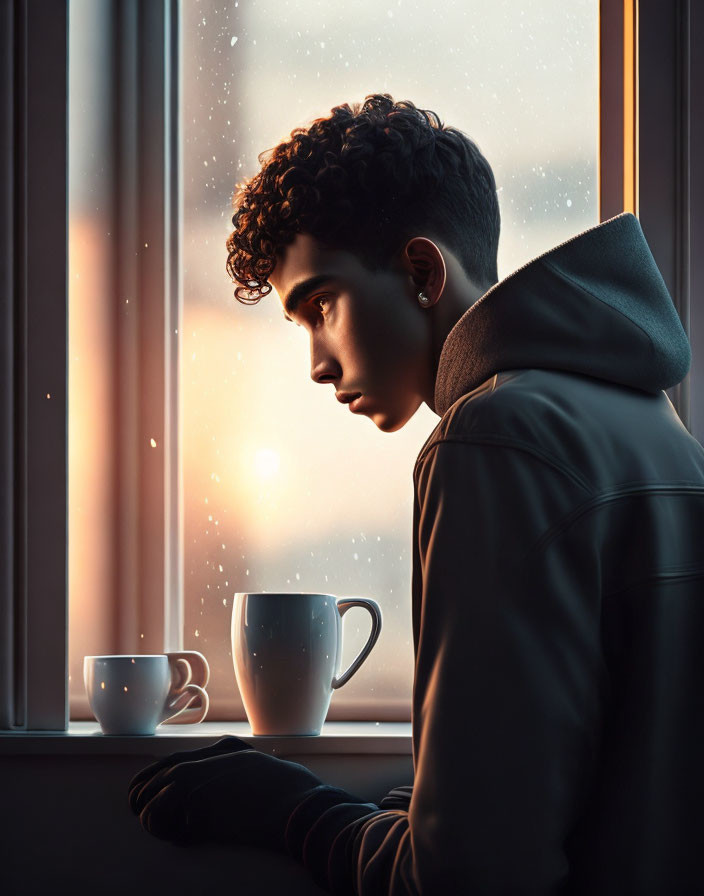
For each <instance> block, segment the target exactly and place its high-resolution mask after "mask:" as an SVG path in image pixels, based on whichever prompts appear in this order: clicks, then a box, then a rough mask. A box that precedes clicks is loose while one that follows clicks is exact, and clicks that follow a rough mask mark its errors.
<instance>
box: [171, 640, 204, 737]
mask: <svg viewBox="0 0 704 896" xmlns="http://www.w3.org/2000/svg"><path fill="white" fill-rule="evenodd" d="M166 657H167V659H168V661H169V666H170V668H171V680H172V682H173V684H172V685H171V690H170V691H169V696H168V697H167V698H166V705H165V706H164V715H165V718H164V719H162V723H163V724H165V725H188V724H191V725H197V724H198V723H199V722H202V721H203V719H204V718H205V717H206V715H207V713H208V708H209V706H210V698H209V697H208V694H207V692H206V691H205V686H206V685H207V684H208V681H209V680H210V667H209V666H208V661H207V660H206V658H205V657H204V656H203V654H202V653H199V652H198V651H197V650H182V651H179V652H172V653H167V654H166ZM193 678H195V679H196V681H195V682H194V681H192V680H191V679H193ZM196 696H198V697H200V700H199V701H198V705H197V706H189V704H190V703H191V702H192V701H193V699H194V698H195V697H196ZM187 707H188V708H187ZM160 724H161V723H160Z"/></svg>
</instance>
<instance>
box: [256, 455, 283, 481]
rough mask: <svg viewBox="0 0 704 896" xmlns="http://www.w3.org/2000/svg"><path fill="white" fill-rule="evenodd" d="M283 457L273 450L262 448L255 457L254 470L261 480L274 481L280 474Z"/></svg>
mask: <svg viewBox="0 0 704 896" xmlns="http://www.w3.org/2000/svg"><path fill="white" fill-rule="evenodd" d="M280 465H281V457H280V456H279V453H278V451H274V450H273V449H271V448H260V449H259V450H258V451H257V452H256V454H255V455H254V469H255V471H256V473H257V476H259V478H260V479H272V478H273V477H274V476H276V474H277V473H278V472H279V466H280Z"/></svg>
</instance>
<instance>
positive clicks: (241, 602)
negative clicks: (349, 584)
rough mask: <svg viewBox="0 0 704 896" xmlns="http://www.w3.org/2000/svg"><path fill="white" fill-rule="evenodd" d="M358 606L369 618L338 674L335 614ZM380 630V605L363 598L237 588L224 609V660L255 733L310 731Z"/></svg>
mask: <svg viewBox="0 0 704 896" xmlns="http://www.w3.org/2000/svg"><path fill="white" fill-rule="evenodd" d="M351 607H364V609H365V610H367V611H368V612H369V613H370V615H371V617H372V630H371V634H370V635H369V638H368V639H367V643H366V644H365V645H364V647H363V648H362V650H361V651H360V652H359V654H358V655H357V657H356V658H355V659H354V661H353V662H352V664H351V665H350V667H349V669H347V671H346V672H344V674H342V675H339V676H338V674H337V673H338V671H339V668H340V660H341V657H342V617H343V616H344V614H345V613H346V612H347V611H348V610H349V609H350V608H351ZM380 631H381V610H380V609H379V606H378V604H377V603H376V602H375V601H373V600H370V599H369V598H366V597H335V596H334V595H332V594H310V593H300V592H298V593H273V594H270V593H268V592H257V593H251V592H249V593H237V594H235V600H234V603H233V607H232V629H231V635H232V659H233V662H234V666H235V676H236V678H237V684H238V685H239V689H240V694H241V695H242V702H243V703H244V708H245V712H246V713H247V718H248V719H249V724H250V725H251V727H252V733H253V734H255V735H276V734H278V735H281V734H293V735H317V734H320V729H321V727H322V725H323V722H324V721H325V717H326V716H327V713H328V709H329V707H330V700H331V698H332V692H333V690H335V689H336V688H340V687H342V685H343V684H346V683H347V682H348V681H349V680H350V678H352V676H353V675H354V673H355V672H356V671H357V669H359V667H360V666H361V665H362V663H363V662H364V660H365V659H366V658H367V657H368V656H369V653H370V652H371V649H372V648H373V647H374V645H375V644H376V641H377V638H378V637H379V632H380Z"/></svg>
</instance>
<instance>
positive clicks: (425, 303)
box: [418, 292, 430, 308]
mask: <svg viewBox="0 0 704 896" xmlns="http://www.w3.org/2000/svg"><path fill="white" fill-rule="evenodd" d="M418 301H419V302H420V304H421V305H422V306H423V307H424V308H427V307H428V305H429V304H430V296H426V294H425V293H424V292H419V293H418Z"/></svg>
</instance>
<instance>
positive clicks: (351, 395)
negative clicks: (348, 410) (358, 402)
mask: <svg viewBox="0 0 704 896" xmlns="http://www.w3.org/2000/svg"><path fill="white" fill-rule="evenodd" d="M361 397H362V393H361V392H336V393H335V398H336V399H337V400H338V401H340V402H342V404H350V403H351V402H353V401H354V400H355V399H356V398H361Z"/></svg>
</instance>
